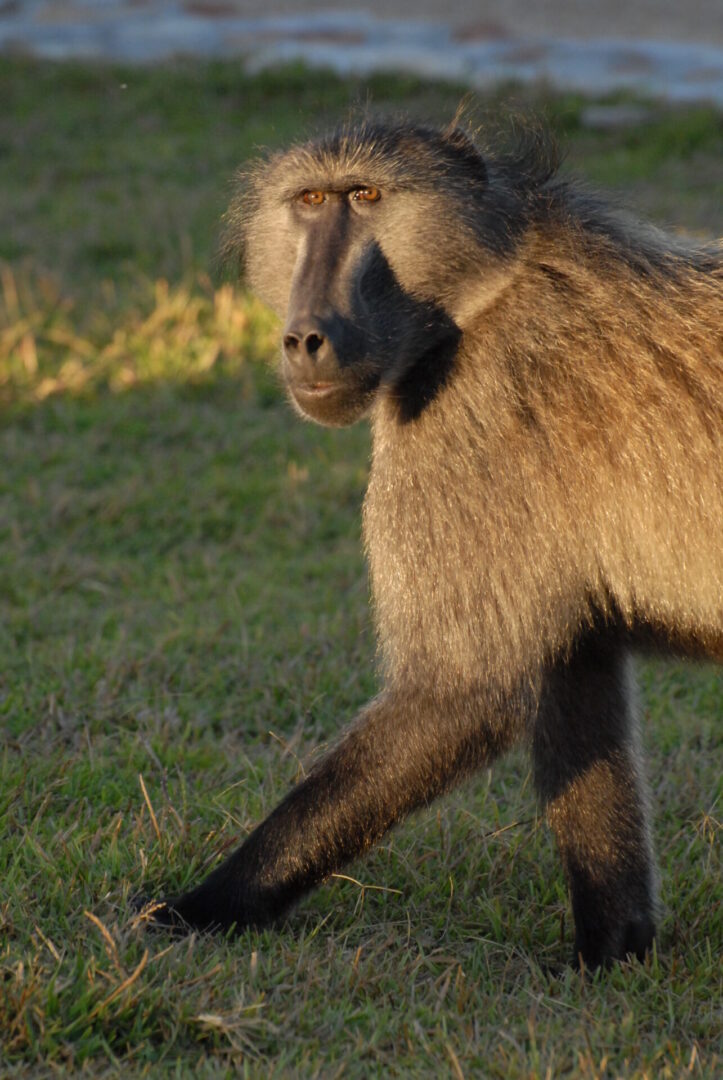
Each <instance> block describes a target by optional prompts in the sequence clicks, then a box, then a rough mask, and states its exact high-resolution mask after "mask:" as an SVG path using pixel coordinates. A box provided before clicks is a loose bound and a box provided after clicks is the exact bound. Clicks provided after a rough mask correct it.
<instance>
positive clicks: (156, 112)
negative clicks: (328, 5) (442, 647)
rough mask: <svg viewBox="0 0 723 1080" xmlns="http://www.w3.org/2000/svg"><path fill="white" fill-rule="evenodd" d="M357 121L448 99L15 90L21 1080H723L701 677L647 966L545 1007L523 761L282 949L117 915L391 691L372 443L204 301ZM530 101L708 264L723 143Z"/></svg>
mask: <svg viewBox="0 0 723 1080" xmlns="http://www.w3.org/2000/svg"><path fill="white" fill-rule="evenodd" d="M367 93H371V95H372V96H373V99H374V101H375V103H376V105H377V107H378V108H380V109H382V110H385V109H392V108H401V109H403V110H408V111H410V112H412V113H414V114H417V113H420V114H425V115H428V116H432V117H444V116H449V115H450V114H451V113H452V111H453V110H454V108H455V106H456V103H457V101H458V99H459V96H460V90H459V88H455V87H444V86H430V85H429V84H425V83H422V82H420V81H418V80H414V79H393V78H383V79H381V78H380V79H376V80H374V81H373V82H372V84H371V86H368V85H367V84H363V85H362V84H358V83H350V82H344V81H342V80H338V79H334V78H331V77H326V76H322V75H310V74H308V73H306V72H303V71H302V70H301V69H290V70H287V71H285V72H282V73H277V74H267V75H262V76H258V77H256V78H253V79H246V78H244V77H243V76H242V75H240V73H239V72H238V71H237V70H236V69H235V67H234V66H233V65H230V64H228V65H220V64H219V65H190V64H189V65H184V66H179V67H172V68H167V69H162V70H156V71H152V70H147V69H140V68H133V69H127V70H120V69H118V68H95V67H91V66H75V65H69V66H52V65H36V64H33V63H29V62H23V61H8V60H3V62H2V67H0V100H2V101H3V110H2V111H1V112H0V189H1V190H2V191H3V192H4V193H5V197H4V198H3V200H2V201H0V259H2V262H1V264H0V265H1V269H2V273H1V275H0V403H1V404H2V407H3V414H4V415H3V422H2V426H1V427H0V461H2V465H3V467H2V469H1V470H0V614H1V617H0V653H1V655H2V657H3V663H2V666H1V667H0V716H1V717H2V722H3V732H4V734H3V741H2V747H1V750H2V753H1V756H0V814H1V815H2V826H1V827H0V866H2V869H3V875H2V876H3V889H2V895H1V896H0V1065H1V1068H0V1074H1V1075H2V1076H8V1077H13V1076H23V1077H24V1076H28V1075H38V1076H46V1075H55V1074H61V1075H62V1074H63V1073H64V1072H72V1073H73V1074H78V1075H88V1076H93V1077H96V1076H115V1075H119V1074H122V1075H124V1076H140V1075H144V1074H148V1075H152V1076H154V1077H155V1076H185V1075H193V1076H199V1077H218V1076H226V1075H229V1076H230V1075H234V1076H235V1075H248V1076H252V1077H255V1076H259V1077H261V1076H263V1077H268V1076H287V1075H289V1076H292V1075H293V1076H296V1075H301V1076H307V1075H308V1076H324V1077H331V1076H341V1075H344V1076H350V1077H355V1076H359V1077H362V1076H364V1077H366V1076H369V1075H379V1076H381V1075H384V1076H387V1075H392V1076H394V1075H401V1076H406V1075H409V1076H429V1075H435V1076H436V1075H440V1076H445V1075H446V1076H450V1077H457V1078H459V1077H460V1076H485V1077H487V1076H489V1077H504V1078H507V1077H520V1078H522V1077H524V1078H527V1077H558V1076H571V1077H572V1076H574V1077H591V1078H592V1077H617V1076H621V1077H640V1078H643V1077H646V1078H647V1077H649V1078H658V1077H681V1076H688V1075H691V1076H710V1077H713V1076H715V1075H719V1072H720V1068H721V1056H720V1046H721V1036H722V1035H723V1029H722V1025H721V1013H720V1001H721V996H722V995H721V990H722V989H723V987H722V985H721V968H720V955H721V950H722V946H723V913H722V910H721V899H722V895H721V894H722V889H721V874H720V824H719V822H718V820H717V819H718V817H719V815H720V809H719V807H720V793H721V792H720V766H719V763H720V742H721V723H720V721H721V716H722V715H723V689H722V687H721V681H720V676H719V674H718V673H717V672H716V671H715V670H713V669H710V668H705V667H701V668H694V667H686V666H682V665H677V664H668V665H665V664H646V665H644V666H641V679H642V684H643V695H644V696H643V708H644V713H645V725H644V730H645V739H646V743H647V749H648V757H649V773H650V777H651V786H652V789H653V795H654V802H655V808H656V842H657V846H658V850H659V854H660V861H661V866H662V871H663V900H664V903H665V906H666V916H665V919H664V922H663V925H662V929H661V935H660V941H659V944H658V951H657V953H656V954H655V956H653V957H652V958H651V959H650V961H649V962H648V963H646V964H645V965H633V966H621V967H619V968H617V969H616V970H614V971H612V972H611V973H609V974H608V975H606V976H604V977H597V978H595V979H582V978H580V977H579V976H578V975H577V974H575V973H573V971H572V970H567V969H563V971H562V974H558V975H555V974H552V973H551V972H552V971H554V970H555V969H557V968H559V965H560V964H561V963H562V962H564V960H565V959H566V958H567V956H568V953H569V949H570V940H571V927H570V916H569V909H568V903H567V898H566V895H565V890H564V885H563V881H562V876H561V872H560V869H559V865H558V863H557V860H556V856H555V853H554V850H553V848H552V844H551V841H550V839H549V837H548V834H547V832H546V830H545V828H544V826H543V824H542V822H541V821H540V820H539V819H538V817H537V814H536V810H535V805H534V800H533V798H532V794H531V788H530V780H529V772H528V764H527V762H526V760H525V759H524V757H522V756H521V755H518V756H513V757H512V758H510V759H508V760H507V761H505V762H504V763H502V764H501V765H500V766H499V767H498V768H496V769H495V770H494V772H493V773H492V774H489V775H488V774H485V775H482V776H480V777H478V778H477V779H476V780H475V781H474V782H473V783H470V784H468V785H467V786H466V787H464V788H462V789H460V790H459V791H458V792H456V793H455V794H454V795H453V796H452V797H450V798H448V799H446V800H444V801H442V802H440V803H439V804H438V805H436V806H435V807H434V808H433V809H432V810H431V811H430V812H428V813H426V814H423V815H419V816H417V817H415V818H414V819H413V820H411V821H410V822H408V823H407V824H405V825H404V826H403V827H401V828H399V829H398V830H396V831H395V832H394V833H393V834H392V835H391V836H390V837H389V838H388V839H387V840H386V842H385V843H384V844H383V845H382V846H381V847H380V848H379V849H377V850H376V851H375V852H373V853H372V854H371V856H370V857H368V858H367V859H366V860H365V861H364V862H363V863H360V864H359V865H356V866H353V867H351V868H350V869H349V870H348V877H344V878H338V879H335V880H332V881H331V882H330V883H329V884H327V885H326V886H325V887H324V888H322V889H321V890H319V891H318V892H317V893H316V894H314V895H313V896H312V897H310V898H309V899H308V900H307V901H305V902H304V903H303V904H302V905H301V906H300V908H299V909H298V910H297V911H296V912H295V913H294V915H293V916H292V918H291V919H290V920H289V922H288V924H287V925H286V926H285V927H283V928H282V929H281V930H279V931H275V932H264V933H253V932H248V933H245V934H243V935H242V936H241V937H240V938H238V939H237V940H233V941H225V940H219V939H211V938H204V937H191V938H189V939H187V940H183V941H169V940H168V939H167V938H164V936H163V935H162V934H160V935H154V934H148V933H146V932H144V930H143V927H142V926H140V925H138V922H137V920H134V918H133V915H132V912H131V910H130V907H129V904H128V899H129V896H131V895H132V894H134V893H136V892H138V891H139V890H142V889H148V890H153V889H154V888H156V887H157V886H159V884H160V883H165V884H166V885H168V886H170V887H172V888H181V887H183V886H185V885H186V884H188V883H190V882H191V881H194V880H197V879H198V877H199V875H200V874H201V873H202V872H203V870H204V869H205V868H206V867H208V866H210V865H211V864H212V863H213V862H214V861H215V859H216V858H217V856H218V854H219V853H220V852H222V851H225V850H226V849H227V848H228V847H229V846H231V845H233V844H235V843H236V842H238V840H239V838H241V837H243V836H244V835H245V834H246V832H247V830H248V829H249V828H250V827H251V826H252V825H253V823H254V822H256V821H258V820H259V818H260V817H261V815H263V814H264V813H265V812H267V811H268V810H269V809H270V808H271V807H272V806H273V804H274V802H275V801H276V800H277V798H278V797H279V796H280V794H281V793H282V792H283V791H284V790H285V789H286V787H287V786H288V784H289V783H290V782H292V781H293V780H294V778H295V777H296V775H297V774H298V771H299V768H300V761H302V760H303V759H304V758H305V757H307V756H308V755H309V754H311V753H312V751H313V750H314V748H316V747H317V746H319V745H321V744H323V743H324V742H325V741H326V740H328V739H329V738H330V737H332V736H333V734H334V732H336V731H337V730H338V728H339V726H340V724H341V723H343V722H344V721H345V720H346V719H347V718H348V717H349V716H351V715H352V713H353V711H354V709H355V708H357V707H358V706H359V704H361V703H362V702H363V701H364V700H365V699H366V698H367V697H368V696H369V694H370V693H372V692H373V690H374V686H375V678H374V672H373V655H374V641H373V633H372V629H371V625H370V622H369V615H368V606H367V584H366V579H365V575H364V568H363V562H362V557H361V553H360V547H359V509H360V504H361V499H362V496H363V491H364V486H365V477H366V467H367V457H368V435H367V432H366V430H365V429H364V427H363V426H359V427H356V428H353V429H350V430H348V431H342V432H337V431H326V430H322V429H319V428H316V427H314V426H312V425H302V424H301V423H298V422H297V421H295V420H293V419H292V418H291V416H290V413H289V410H288V409H287V407H286V405H285V404H284V402H283V399H282V397H281V395H280V393H279V391H278V388H277V386H276V383H275V381H274V378H273V376H272V375H271V374H269V372H268V369H267V368H266V367H265V366H263V365H262V363H261V361H263V360H267V359H268V358H269V357H271V356H272V355H273V351H274V347H275V346H274V340H275V339H274V335H275V330H276V328H275V326H274V323H273V320H272V318H271V317H270V316H269V315H268V313H267V312H265V311H264V310H263V309H261V308H260V306H259V305H258V304H256V303H254V302H253V301H252V300H250V299H249V298H248V297H245V296H244V295H243V294H242V293H240V292H239V291H238V290H237V289H236V288H235V287H234V286H232V285H230V284H226V285H222V286H220V287H219V288H216V289H214V287H213V286H212V285H211V283H210V281H209V279H208V276H207V267H208V265H209V263H210V261H211V257H212V250H213V237H214V235H215V231H216V221H217V219H218V217H219V215H220V213H221V211H222V208H223V203H224V199H225V197H226V183H227V179H228V177H229V176H230V175H231V173H232V171H233V169H234V167H235V166H236V165H237V164H238V163H239V162H240V161H242V160H244V159H245V158H246V157H248V155H249V154H251V153H253V152H254V148H255V147H256V146H257V145H258V144H264V145H276V144H279V143H283V142H286V141H288V139H289V138H290V137H292V136H293V135H294V133H295V132H296V131H297V129H298V128H299V127H302V128H304V129H306V130H308V129H314V128H316V127H321V126H323V125H324V124H326V123H327V122H328V121H329V120H330V119H333V118H334V117H335V116H339V115H341V114H342V113H343V112H344V111H345V110H346V109H347V108H348V106H349V104H350V103H353V102H354V101H361V102H363V101H364V100H365V99H366V95H367ZM524 101H525V99H524V96H523V104H524ZM490 104H491V106H494V105H495V102H494V101H492V102H491V103H490ZM543 104H544V106H545V108H546V110H547V112H548V114H549V116H550V118H551V122H552V123H553V124H554V125H555V126H556V127H557V128H558V129H559V130H560V132H561V134H562V135H563V137H564V139H565V140H566V142H567V144H568V146H569V160H570V165H571V166H574V167H575V168H576V169H577V170H578V171H582V172H584V173H585V174H586V175H587V176H588V177H590V178H591V179H592V180H593V181H595V182H601V181H604V182H606V183H607V184H608V185H611V186H613V187H614V188H616V189H617V190H618V192H620V193H625V195H626V197H627V198H628V201H632V203H633V204H634V205H636V206H637V207H639V208H640V209H643V210H646V211H647V212H649V213H651V214H652V215H653V216H655V217H657V218H658V220H669V221H674V222H677V223H679V224H687V225H688V226H689V227H691V228H694V229H699V230H700V229H707V230H708V231H710V232H718V231H720V229H721V225H723V210H721V207H722V206H723V200H721V198H720V195H721V188H720V181H719V179H718V173H717V172H716V168H715V166H716V162H717V161H719V156H720V151H721V149H722V144H723V134H722V129H721V122H720V117H719V116H718V115H716V114H715V113H713V112H711V111H710V110H706V109H692V110H685V111H679V110H671V109H666V108H664V107H661V106H656V105H651V106H650V109H651V112H650V120H649V123H647V124H645V125H644V126H642V127H641V128H639V129H635V130H632V131H631V130H628V131H625V130H623V131H615V130H613V131H606V132H594V131H591V130H588V129H587V128H586V127H585V126H584V124H583V122H582V118H583V106H584V103H583V102H582V101H581V100H580V99H578V98H574V97H557V98H549V99H545V101H544V102H543ZM351 879H354V880H351Z"/></svg>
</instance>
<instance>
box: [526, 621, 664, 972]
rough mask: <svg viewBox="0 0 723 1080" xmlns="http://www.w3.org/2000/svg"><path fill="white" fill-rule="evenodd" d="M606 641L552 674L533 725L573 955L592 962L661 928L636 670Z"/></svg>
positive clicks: (635, 949) (632, 950)
mask: <svg viewBox="0 0 723 1080" xmlns="http://www.w3.org/2000/svg"><path fill="white" fill-rule="evenodd" d="M628 663H629V661H628V659H627V657H626V656H625V654H624V652H623V651H622V650H621V649H619V648H617V647H615V646H612V645H610V644H608V643H607V642H605V641H602V642H601V641H599V640H596V641H593V642H591V643H589V644H586V645H585V646H584V647H582V648H580V649H579V650H578V651H577V652H576V653H575V655H574V656H573V657H572V659H571V660H570V661H569V662H568V663H566V664H561V665H560V666H559V667H557V668H556V669H555V670H553V671H552V672H550V673H549V675H548V677H547V680H546V683H545V688H544V692H543V695H542V701H541V706H540V711H539V714H538V718H537V721H536V726H535V733H534V739H533V756H534V764H535V780H536V784H537V787H538V790H539V792H540V794H541V795H542V798H543V800H544V802H545V804H546V806H547V816H548V820H549V822H550V825H551V827H552V829H553V831H554V833H555V836H556V838H557V843H558V846H559V849H560V854H561V856H562V860H563V864H564V866H565V871H566V874H567V879H568V884H569V888H570V894H571V899H572V910H573V915H574V919H575V956H576V958H578V959H579V958H580V957H582V960H583V961H584V963H585V964H586V965H587V966H588V967H597V966H599V965H600V964H605V963H607V962H609V961H611V960H615V959H624V958H625V957H626V956H627V955H628V954H633V955H635V956H637V957H639V958H640V959H642V957H643V956H644V955H645V952H646V951H647V950H648V949H649V948H650V946H651V945H652V942H653V937H654V935H655V913H656V912H655V907H656V880H657V873H656V867H655V860H654V855H653V850H652V844H651V839H650V834H649V827H648V821H647V806H646V793H645V785H644V780H643V775H642V764H641V762H640V760H639V750H638V745H637V733H636V726H635V724H636V722H635V716H634V703H633V701H632V697H633V694H632V687H631V685H630V680H631V676H630V674H629V672H628Z"/></svg>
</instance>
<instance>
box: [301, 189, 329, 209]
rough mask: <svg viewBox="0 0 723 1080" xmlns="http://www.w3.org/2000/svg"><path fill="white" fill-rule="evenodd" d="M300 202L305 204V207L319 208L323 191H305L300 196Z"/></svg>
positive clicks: (322, 198)
mask: <svg viewBox="0 0 723 1080" xmlns="http://www.w3.org/2000/svg"><path fill="white" fill-rule="evenodd" d="M301 201H302V202H305V203H306V205H307V206H319V205H320V203H323V201H324V192H323V191H305V192H304V194H303V195H302V196H301Z"/></svg>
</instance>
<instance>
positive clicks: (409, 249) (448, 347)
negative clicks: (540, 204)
mask: <svg viewBox="0 0 723 1080" xmlns="http://www.w3.org/2000/svg"><path fill="white" fill-rule="evenodd" d="M497 187H498V186H496V185H495V184H494V183H492V182H491V181H490V173H489V170H488V168H487V167H486V165H485V162H484V160H483V159H482V157H481V156H480V154H479V153H478V151H477V149H476V148H475V146H474V145H473V144H472V142H471V141H470V140H469V139H468V138H467V136H466V135H465V134H463V133H462V132H460V131H459V130H456V129H454V130H449V131H446V132H439V131H433V130H429V129H426V128H417V127H412V126H410V125H399V126H389V127H372V126H369V125H361V126H359V127H356V128H347V129H344V130H342V131H340V132H338V133H337V134H335V135H333V136H331V137H329V138H328V139H325V140H322V141H319V142H315V143H310V144H307V145H305V146H301V147H298V148H295V149H292V150H290V151H288V152H287V153H284V154H280V155H278V156H276V157H273V158H272V159H271V160H270V161H269V162H268V163H266V164H265V165H264V166H263V167H261V168H259V169H258V170H257V171H256V172H255V173H254V174H253V175H252V177H251V181H250V183H249V184H248V186H247V191H246V194H245V195H244V196H243V197H242V198H241V199H239V201H238V203H237V204H236V205H235V206H234V207H232V210H231V212H230V214H229V223H230V229H229V237H230V243H231V244H233V243H234V239H235V238H234V229H236V232H237V233H238V232H240V234H241V235H240V236H239V237H238V240H239V242H240V243H241V244H242V245H243V248H244V258H245V264H246V273H247V277H248V280H249V283H250V285H251V287H252V289H253V290H254V291H255V292H256V293H257V294H258V295H259V296H260V297H261V298H262V299H263V300H265V301H266V302H267V303H269V304H270V305H271V306H272V307H273V308H274V309H275V310H276V311H277V312H278V314H279V315H280V317H281V318H282V320H283V326H284V329H283V358H282V375H283V378H284V381H285V384H286V387H287V389H288V392H289V395H290V397H291V399H292V401H293V402H294V404H295V405H296V407H297V408H298V409H299V411H300V412H301V413H302V414H303V415H305V416H307V417H310V418H311V419H313V420H316V421H318V422H319V423H322V424H329V425H344V424H350V423H353V422H354V421H355V420H357V419H359V417H361V416H362V415H364V413H366V412H367V411H368V409H369V407H370V405H371V403H372V401H373V400H374V398H375V396H376V394H377V393H379V392H387V393H389V394H390V395H392V396H393V397H394V398H395V400H397V401H398V403H399V409H400V416H401V417H402V418H403V419H412V418H414V417H415V416H417V415H419V413H420V412H421V411H422V409H423V408H424V407H425V406H426V405H427V404H428V402H429V401H430V400H432V399H433V398H434V396H435V395H436V393H437V392H438V390H439V389H440V388H441V387H442V386H443V385H444V383H445V381H446V380H447V378H448V377H449V373H450V371H451V368H452V367H453V365H454V357H455V354H456V352H457V348H458V343H459V340H460V337H461V335H462V333H463V330H464V326H465V321H466V320H467V319H469V317H470V315H471V314H476V313H477V312H478V310H479V309H480V307H483V306H484V303H485V302H489V298H490V296H491V295H493V294H494V293H495V291H496V289H497V288H499V281H500V278H501V275H502V276H504V273H505V268H506V267H507V266H508V264H509V261H510V260H509V255H510V251H511V247H512V246H513V245H512V241H513V239H514V233H515V229H514V228H513V227H512V225H511V221H512V219H513V214H512V213H511V210H510V206H508V205H507V204H508V202H509V199H510V196H509V193H506V192H505V190H504V189H503V188H500V189H499V190H498V189H497ZM506 200H507V201H506ZM485 297H486V298H487V300H486V301H485Z"/></svg>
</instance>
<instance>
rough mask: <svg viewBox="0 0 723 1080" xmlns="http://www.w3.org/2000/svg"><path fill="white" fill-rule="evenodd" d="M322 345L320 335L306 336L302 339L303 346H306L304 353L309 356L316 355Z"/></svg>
mask: <svg viewBox="0 0 723 1080" xmlns="http://www.w3.org/2000/svg"><path fill="white" fill-rule="evenodd" d="M323 344H324V338H323V336H322V335H321V334H313V333H312V334H307V335H306V337H305V338H304V345H306V351H307V352H308V354H309V356H314V354H315V353H318V351H319V349H320V348H321V346H322V345H323Z"/></svg>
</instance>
